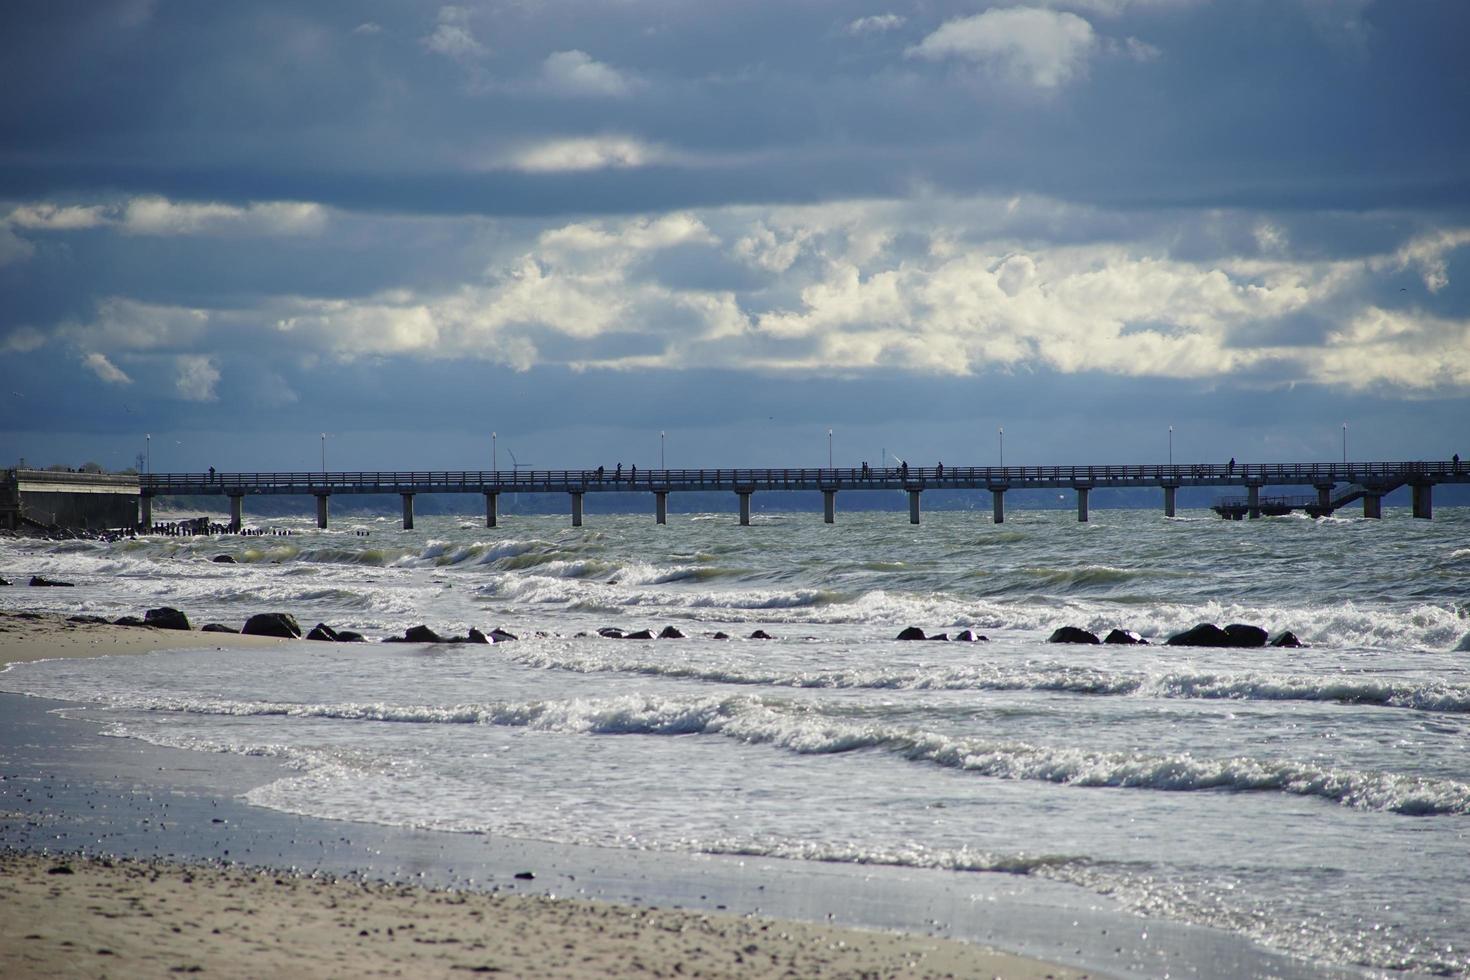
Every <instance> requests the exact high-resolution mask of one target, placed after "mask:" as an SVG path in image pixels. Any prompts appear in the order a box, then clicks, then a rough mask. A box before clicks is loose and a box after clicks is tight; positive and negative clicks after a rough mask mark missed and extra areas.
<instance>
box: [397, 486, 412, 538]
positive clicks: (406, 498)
mask: <svg viewBox="0 0 1470 980" xmlns="http://www.w3.org/2000/svg"><path fill="white" fill-rule="evenodd" d="M399 496H400V497H402V498H403V529H404V530H405V531H412V530H413V494H411V493H401V494H399Z"/></svg>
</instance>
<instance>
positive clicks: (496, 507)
mask: <svg viewBox="0 0 1470 980" xmlns="http://www.w3.org/2000/svg"><path fill="white" fill-rule="evenodd" d="M498 523H500V494H498V493H487V494H485V526H486V527H494V526H495V525H496V524H498Z"/></svg>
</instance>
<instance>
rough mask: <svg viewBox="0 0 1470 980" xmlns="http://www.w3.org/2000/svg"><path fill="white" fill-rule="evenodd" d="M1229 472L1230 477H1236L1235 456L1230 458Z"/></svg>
mask: <svg viewBox="0 0 1470 980" xmlns="http://www.w3.org/2000/svg"><path fill="white" fill-rule="evenodd" d="M1227 472H1228V473H1229V474H1230V475H1231V476H1234V475H1235V457H1234V456H1231V457H1230V467H1229V469H1228V470H1227Z"/></svg>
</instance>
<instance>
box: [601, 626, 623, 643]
mask: <svg viewBox="0 0 1470 980" xmlns="http://www.w3.org/2000/svg"><path fill="white" fill-rule="evenodd" d="M597 635H598V636H605V637H607V638H608V639H609V640H621V639H622V638H623V631H622V630H620V629H618V628H617V627H616V626H604V627H603V628H602V629H600V630H598V631H597Z"/></svg>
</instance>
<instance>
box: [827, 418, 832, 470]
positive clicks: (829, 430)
mask: <svg viewBox="0 0 1470 980" xmlns="http://www.w3.org/2000/svg"><path fill="white" fill-rule="evenodd" d="M831 468H832V427H831V426H830V425H829V426H828V427H827V469H829V470H830V469H831Z"/></svg>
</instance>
